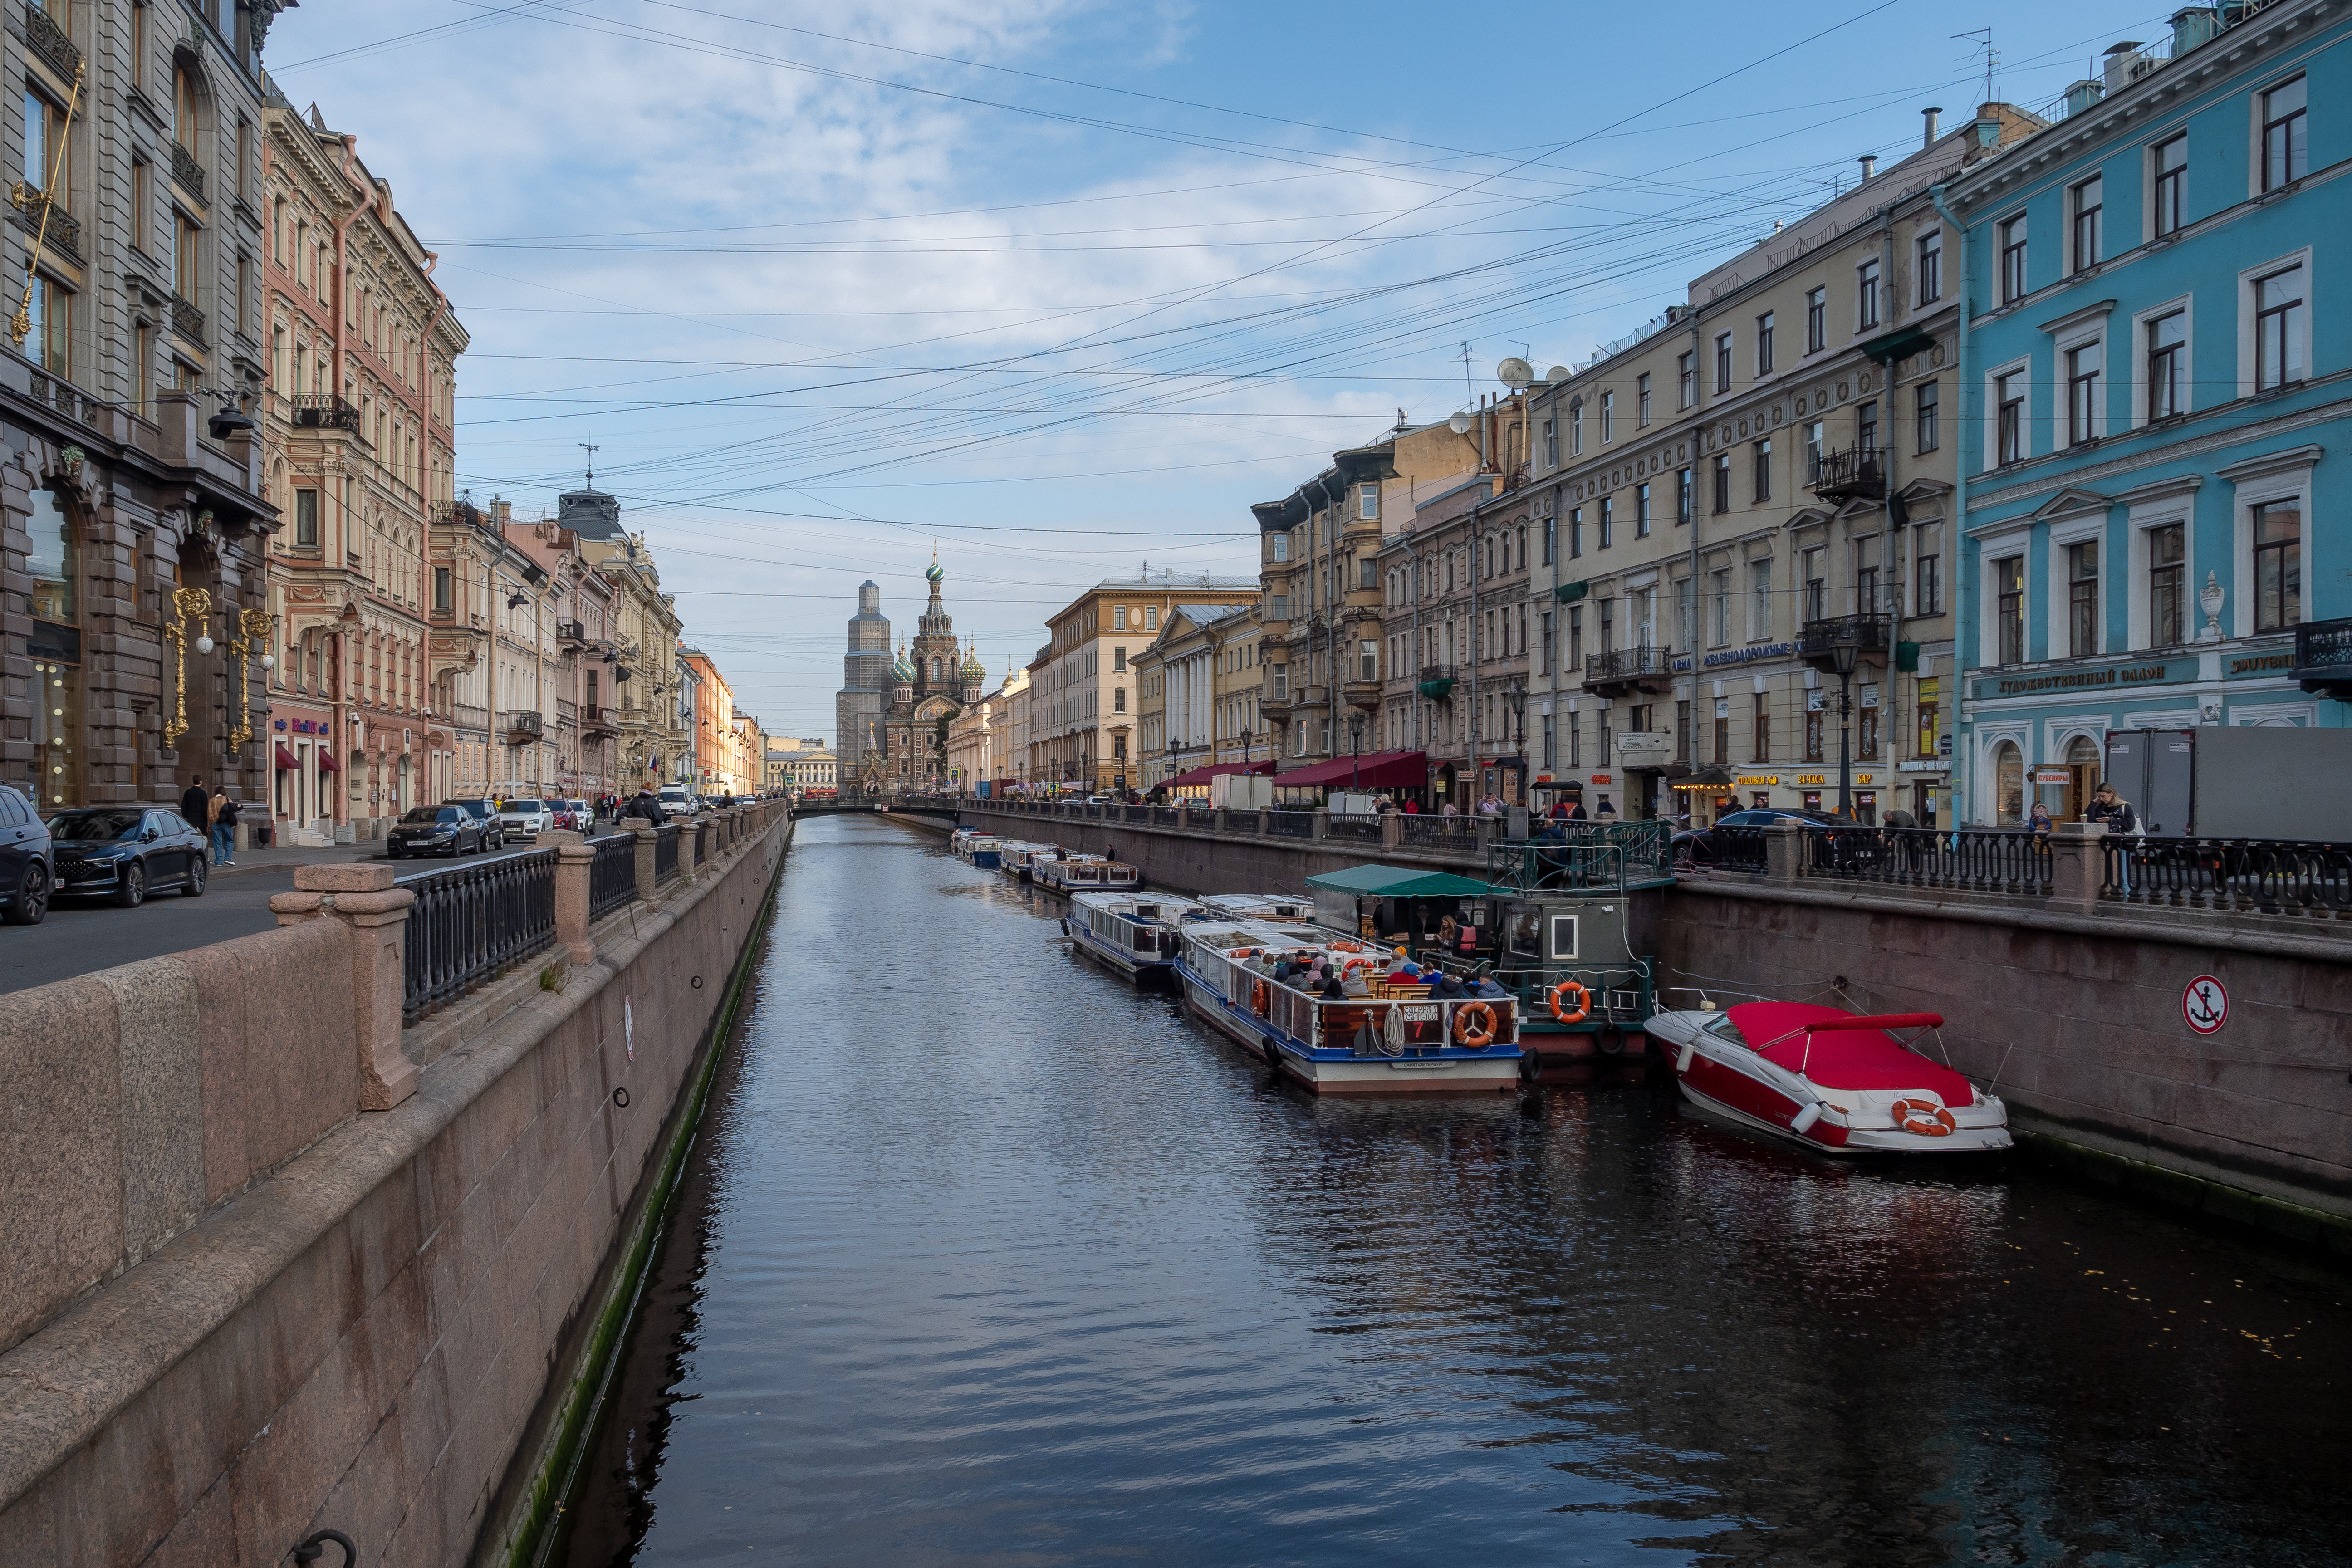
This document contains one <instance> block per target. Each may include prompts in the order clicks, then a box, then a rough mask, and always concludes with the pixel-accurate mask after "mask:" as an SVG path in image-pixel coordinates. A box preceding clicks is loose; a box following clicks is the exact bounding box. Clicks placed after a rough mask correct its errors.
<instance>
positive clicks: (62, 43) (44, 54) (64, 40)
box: [25, 5, 81, 82]
mask: <svg viewBox="0 0 2352 1568" xmlns="http://www.w3.org/2000/svg"><path fill="white" fill-rule="evenodd" d="M25 41H26V43H27V44H30V45H31V46H32V47H33V52H34V53H35V54H37V55H38V56H40V57H41V63H42V64H44V65H46V66H47V67H48V68H50V69H51V70H53V71H55V72H57V73H58V78H59V79H61V80H64V81H68V82H69V81H72V80H73V79H74V78H75V77H76V76H77V75H78V74H79V72H80V70H81V48H80V47H79V45H77V44H76V43H75V42H74V41H73V40H72V39H71V38H69V37H66V30H65V29H64V28H63V27H60V26H58V24H57V20H56V18H54V17H52V16H50V15H49V14H48V13H47V11H44V10H42V9H41V8H40V7H39V6H38V5H27V6H26V7H25Z"/></svg>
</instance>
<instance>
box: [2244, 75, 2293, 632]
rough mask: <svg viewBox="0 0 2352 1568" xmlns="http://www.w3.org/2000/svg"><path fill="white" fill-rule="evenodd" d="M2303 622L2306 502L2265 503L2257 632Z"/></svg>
mask: <svg viewBox="0 0 2352 1568" xmlns="http://www.w3.org/2000/svg"><path fill="white" fill-rule="evenodd" d="M2298 85H2300V84H2298ZM2302 621H2303V502H2301V501H2300V500H2274V501H2264V502H2263V503H2262V504H2261V505H2259V506H2257V507H2255V508H2254V630H2256V631H2258V632H2282V631H2285V630H2287V629H2288V628H2289V627H2291V626H2299V625H2301V624H2302Z"/></svg>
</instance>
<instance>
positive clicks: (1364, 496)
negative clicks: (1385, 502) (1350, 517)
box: [1356, 485, 1381, 522]
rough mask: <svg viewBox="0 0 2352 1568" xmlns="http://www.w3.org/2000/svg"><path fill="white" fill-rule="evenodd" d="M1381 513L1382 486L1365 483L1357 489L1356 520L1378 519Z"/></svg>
mask: <svg viewBox="0 0 2352 1568" xmlns="http://www.w3.org/2000/svg"><path fill="white" fill-rule="evenodd" d="M1380 515H1381V487H1380V486H1378V485H1365V486H1362V487H1361V488H1360V489H1358V490H1357V491H1356V521H1359V522H1373V521H1378V520H1379V518H1380Z"/></svg>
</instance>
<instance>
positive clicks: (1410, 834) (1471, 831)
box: [1400, 815, 1478, 849]
mask: <svg viewBox="0 0 2352 1568" xmlns="http://www.w3.org/2000/svg"><path fill="white" fill-rule="evenodd" d="M1400 820H1401V825H1402V833H1403V839H1404V842H1405V843H1407V844H1420V845H1425V846H1430V847H1437V848H1444V849H1462V848H1467V847H1471V846H1473V845H1475V844H1476V843H1477V842H1478V819H1477V818H1476V817H1475V816H1434V815H1431V816H1420V815H1407V816H1404V817H1402V819H1400Z"/></svg>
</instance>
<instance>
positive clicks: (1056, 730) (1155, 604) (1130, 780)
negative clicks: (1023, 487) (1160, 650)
mask: <svg viewBox="0 0 2352 1568" xmlns="http://www.w3.org/2000/svg"><path fill="white" fill-rule="evenodd" d="M1257 596H1258V581H1257V579H1255V578H1251V577H1216V576H1211V575H1209V574H1206V573H1194V574H1189V575H1185V574H1178V573H1176V572H1174V571H1162V572H1159V573H1154V572H1152V571H1151V570H1150V567H1149V565H1147V566H1146V567H1145V568H1144V569H1143V570H1142V571H1141V572H1140V573H1139V574H1137V575H1136V576H1134V577H1131V578H1120V577H1113V578H1107V579H1105V580H1104V581H1102V582H1100V583H1097V584H1095V585H1094V586H1093V587H1091V588H1089V589H1087V591H1086V592H1085V593H1083V594H1081V595H1078V596H1077V597H1076V599H1074V600H1072V601H1071V602H1070V603H1069V604H1068V605H1065V606H1064V607H1063V608H1062V609H1060V610H1059V611H1057V612H1055V615H1054V616H1053V617H1052V619H1051V620H1050V621H1049V622H1048V626H1049V627H1050V629H1051V630H1052V632H1053V641H1051V642H1050V643H1048V644H1046V645H1045V647H1042V648H1040V649H1039V650H1038V653H1037V658H1036V660H1035V661H1034V663H1032V664H1031V666H1030V679H1031V691H1030V706H1029V716H1028V717H1029V721H1028V735H1027V746H1028V761H1029V768H1028V773H1027V778H1028V782H1029V784H1031V786H1032V787H1038V786H1044V787H1049V788H1055V789H1086V790H1129V789H1140V788H1141V787H1142V783H1141V777H1142V775H1141V773H1140V772H1139V752H1138V748H1137V734H1138V732H1137V729H1136V717H1137V710H1136V702H1135V672H1134V668H1133V660H1134V658H1135V656H1136V655H1137V654H1139V653H1140V652H1142V651H1143V649H1144V648H1146V647H1149V646H1150V644H1151V642H1152V640H1153V639H1154V638H1156V637H1159V635H1160V628H1161V626H1163V625H1164V623H1165V621H1166V619H1167V617H1168V616H1169V614H1170V613H1171V611H1172V610H1173V609H1174V608H1175V606H1176V605H1239V606H1247V605H1251V604H1253V603H1255V601H1256V599H1257Z"/></svg>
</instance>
